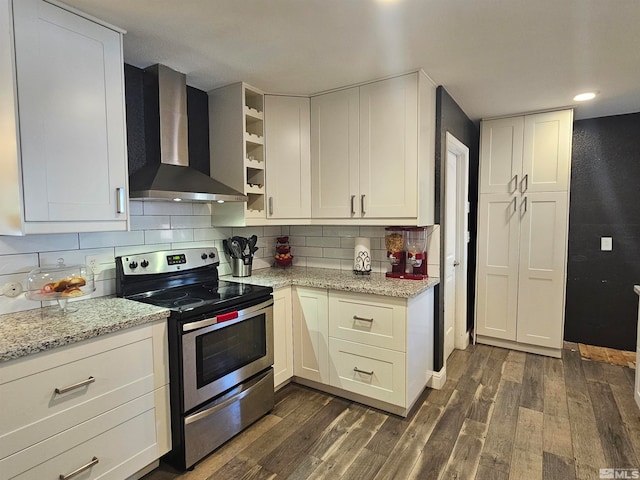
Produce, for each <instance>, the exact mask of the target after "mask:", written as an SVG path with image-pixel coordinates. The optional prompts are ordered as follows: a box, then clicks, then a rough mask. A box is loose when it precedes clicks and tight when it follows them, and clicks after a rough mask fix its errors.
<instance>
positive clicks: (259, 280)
mask: <svg viewBox="0 0 640 480" xmlns="http://www.w3.org/2000/svg"><path fill="white" fill-rule="evenodd" d="M220 278H221V280H225V281H229V282H237V283H247V284H253V285H261V286H265V287H272V288H273V289H274V290H276V289H278V288H283V287H288V286H300V287H314V288H325V289H328V290H341V291H345V292H353V293H366V294H372V295H383V296H387V297H399V298H407V299H408V298H413V297H415V296H417V295H419V294H421V293H422V292H424V291H426V290H429V289H430V288H433V287H434V286H435V285H437V284H439V283H440V279H439V278H438V277H429V278H428V279H426V280H407V279H397V278H387V277H385V275H384V274H383V273H371V275H355V274H354V273H353V272H350V271H347V270H337V269H330V268H317V267H295V266H294V267H288V268H276V267H272V268H261V269H259V270H254V271H253V273H252V275H251V276H249V277H232V276H231V275H225V276H223V277H220Z"/></svg>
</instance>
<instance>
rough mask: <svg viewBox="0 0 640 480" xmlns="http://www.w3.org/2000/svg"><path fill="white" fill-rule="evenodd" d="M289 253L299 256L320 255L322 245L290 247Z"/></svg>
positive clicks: (321, 254)
mask: <svg viewBox="0 0 640 480" xmlns="http://www.w3.org/2000/svg"><path fill="white" fill-rule="evenodd" d="M291 254H292V255H294V256H299V257H322V256H323V253H322V247H296V248H295V250H294V249H293V248H292V249H291Z"/></svg>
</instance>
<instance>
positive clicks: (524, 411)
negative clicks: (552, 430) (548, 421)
mask: <svg viewBox="0 0 640 480" xmlns="http://www.w3.org/2000/svg"><path fill="white" fill-rule="evenodd" d="M543 416H544V415H543V413H542V412H538V411H537V410H531V409H529V408H524V407H520V408H519V409H518V423H517V425H516V435H515V441H514V444H513V447H514V448H519V449H521V450H526V451H528V452H531V453H534V454H536V455H542V428H543Z"/></svg>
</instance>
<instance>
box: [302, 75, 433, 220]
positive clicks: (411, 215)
mask: <svg viewBox="0 0 640 480" xmlns="http://www.w3.org/2000/svg"><path fill="white" fill-rule="evenodd" d="M434 144H435V87H434V86H433V84H432V82H431V81H430V80H429V79H428V77H426V75H424V73H422V72H417V73H412V74H408V75H403V76H399V77H394V78H390V79H388V80H382V81H378V82H372V83H368V84H365V85H362V86H359V87H354V88H349V89H346V90H339V91H336V92H332V93H328V94H324V95H319V96H316V97H312V99H311V181H312V184H311V195H312V200H311V204H312V209H311V213H312V218H314V219H316V218H317V219H333V220H337V221H338V223H340V220H342V219H351V220H354V219H358V220H360V221H365V220H368V223H372V224H375V223H376V222H378V223H379V224H388V223H389V222H390V221H391V220H392V221H393V223H398V222H399V223H402V224H407V225H411V224H413V225H428V224H432V223H433V219H434V211H433V209H434V185H435V182H434V175H435V170H434V161H435V160H434V157H435V146H434ZM343 223H344V222H343Z"/></svg>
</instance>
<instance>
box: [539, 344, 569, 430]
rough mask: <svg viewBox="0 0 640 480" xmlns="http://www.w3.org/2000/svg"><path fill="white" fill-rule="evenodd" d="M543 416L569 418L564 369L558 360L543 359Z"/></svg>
mask: <svg viewBox="0 0 640 480" xmlns="http://www.w3.org/2000/svg"><path fill="white" fill-rule="evenodd" d="M543 408H544V414H545V415H553V416H557V417H566V418H569V409H568V407H567V389H566V387H565V384H564V369H563V366H562V360H561V359H559V358H549V357H547V358H545V359H544V407H543Z"/></svg>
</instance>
